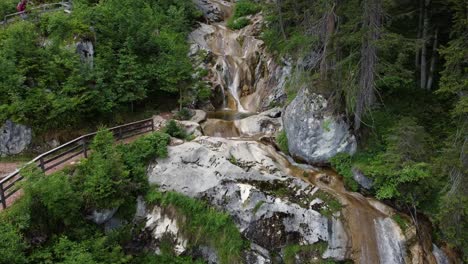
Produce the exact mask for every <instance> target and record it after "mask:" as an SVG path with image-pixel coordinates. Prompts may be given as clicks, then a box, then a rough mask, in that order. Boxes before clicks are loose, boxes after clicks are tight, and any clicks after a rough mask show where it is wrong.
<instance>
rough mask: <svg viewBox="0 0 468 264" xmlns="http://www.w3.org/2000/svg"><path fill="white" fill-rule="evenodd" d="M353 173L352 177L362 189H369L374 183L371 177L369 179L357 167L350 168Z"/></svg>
mask: <svg viewBox="0 0 468 264" xmlns="http://www.w3.org/2000/svg"><path fill="white" fill-rule="evenodd" d="M351 172H352V173H353V179H354V180H355V181H356V182H357V183H358V184H359V185H360V186H361V187H362V188H364V189H366V190H370V189H371V188H372V186H373V185H374V182H373V181H372V179H369V178H368V177H366V176H365V175H364V174H363V173H362V171H360V170H359V169H358V168H353V169H352V170H351Z"/></svg>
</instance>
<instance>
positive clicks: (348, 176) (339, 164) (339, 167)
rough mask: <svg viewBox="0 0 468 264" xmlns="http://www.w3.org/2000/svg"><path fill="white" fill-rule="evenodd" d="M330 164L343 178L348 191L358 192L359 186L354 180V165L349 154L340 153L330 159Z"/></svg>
mask: <svg viewBox="0 0 468 264" xmlns="http://www.w3.org/2000/svg"><path fill="white" fill-rule="evenodd" d="M330 163H331V165H332V166H333V168H334V169H335V170H336V171H337V172H338V173H339V174H340V175H341V176H343V179H344V184H345V187H346V188H347V189H348V190H351V191H353V192H357V191H358V189H359V184H358V183H357V182H356V181H355V180H354V178H353V172H352V169H353V168H352V166H353V164H352V158H351V156H350V155H349V154H347V153H339V154H337V155H336V156H334V157H333V158H331V159H330Z"/></svg>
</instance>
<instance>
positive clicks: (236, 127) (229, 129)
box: [202, 108, 283, 137]
mask: <svg viewBox="0 0 468 264" xmlns="http://www.w3.org/2000/svg"><path fill="white" fill-rule="evenodd" d="M202 127H203V132H204V134H205V135H208V136H214V137H253V136H257V135H264V136H266V137H272V136H274V135H275V134H276V133H277V132H279V131H280V130H281V129H282V128H283V123H282V121H281V109H280V108H274V109H271V110H268V111H265V112H263V113H260V114H258V115H252V116H249V117H246V118H242V119H238V120H234V121H226V120H221V119H208V120H207V121H206V122H205V123H204V124H203V125H202Z"/></svg>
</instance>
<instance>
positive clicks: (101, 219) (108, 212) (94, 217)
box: [86, 208, 119, 225]
mask: <svg viewBox="0 0 468 264" xmlns="http://www.w3.org/2000/svg"><path fill="white" fill-rule="evenodd" d="M118 209H119V208H113V209H102V210H94V211H93V212H92V213H91V214H90V215H88V216H87V217H86V219H88V220H91V221H93V222H94V223H96V224H98V225H101V224H104V223H105V222H107V221H109V220H110V219H111V218H112V217H113V216H114V215H115V213H116V212H117V210H118Z"/></svg>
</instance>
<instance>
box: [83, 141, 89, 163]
mask: <svg viewBox="0 0 468 264" xmlns="http://www.w3.org/2000/svg"><path fill="white" fill-rule="evenodd" d="M83 154H84V157H85V158H86V159H87V158H88V147H87V145H86V140H83Z"/></svg>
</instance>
